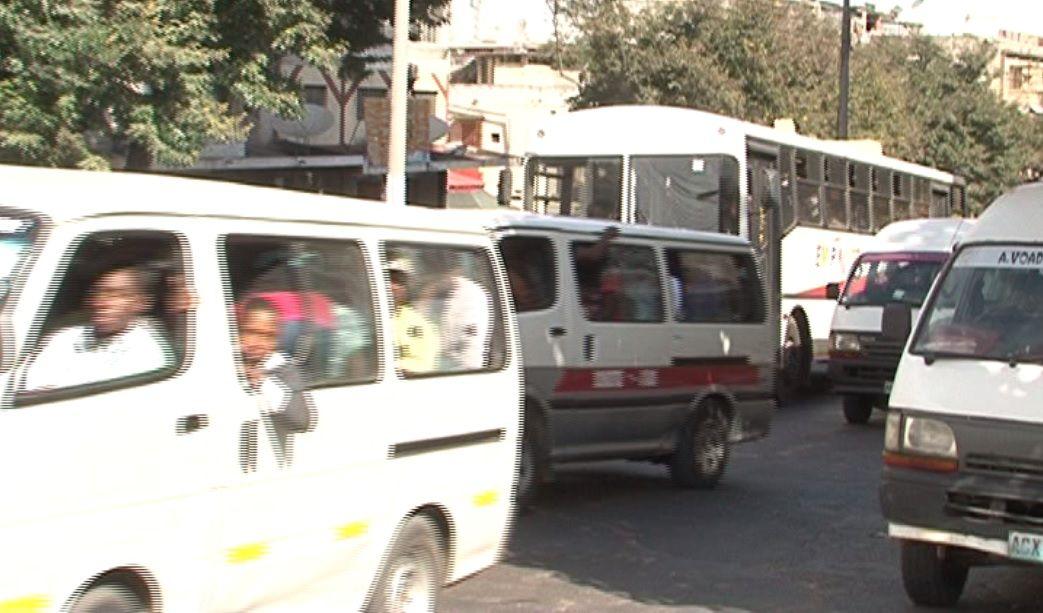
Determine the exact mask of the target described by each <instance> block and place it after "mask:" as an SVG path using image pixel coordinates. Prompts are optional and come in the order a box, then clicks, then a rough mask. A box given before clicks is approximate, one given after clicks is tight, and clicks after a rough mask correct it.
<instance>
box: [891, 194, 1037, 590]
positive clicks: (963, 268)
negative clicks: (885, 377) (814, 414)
mask: <svg viewBox="0 0 1043 613" xmlns="http://www.w3.org/2000/svg"><path fill="white" fill-rule="evenodd" d="M883 318H884V320H883V329H884V333H885V334H886V335H887V336H889V337H891V338H895V339H901V338H905V335H906V333H907V332H908V331H909V328H910V322H911V320H912V318H911V313H910V308H909V305H901V304H891V305H888V306H887V307H885V310H884V316H883ZM884 449H885V451H884V469H883V477H882V483H881V486H880V502H881V505H882V508H883V513H884V517H885V518H886V519H887V522H888V533H889V534H890V536H891V537H893V538H895V539H898V540H899V541H900V542H901V546H902V556H901V560H902V579H903V582H904V584H905V589H906V592H907V593H908V595H909V597H910V598H911V599H912V600H913V601H914V602H916V603H917V604H921V605H928V606H939V607H951V606H953V605H954V604H955V603H956V601H957V600H958V599H959V597H960V594H961V592H962V590H963V587H964V584H965V583H966V580H967V574H968V569H969V568H971V567H972V566H976V565H983V564H995V563H1010V564H1013V563H1017V564H1023V565H1028V566H1030V567H1034V568H1036V569H1040V565H1043V184H1035V185H1027V186H1024V187H1021V188H1019V189H1016V190H1013V191H1012V192H1010V193H1008V194H1006V195H1004V196H1002V197H1000V198H999V199H998V200H996V201H995V202H994V203H993V204H992V205H991V206H989V207H988V209H986V211H985V213H984V214H982V216H981V217H980V218H979V219H978V222H977V223H976V224H975V226H974V228H972V229H971V231H970V232H968V234H967V236H966V237H965V239H964V240H963V242H962V243H961V245H960V246H959V247H958V249H957V251H956V253H955V254H953V256H952V257H951V258H950V260H949V262H948V264H947V265H946V267H945V270H943V271H942V273H941V274H940V275H939V277H938V279H937V281H936V282H935V284H934V287H933V288H932V290H931V294H930V296H929V298H928V299H927V302H926V304H925V305H924V307H923V311H922V312H921V314H920V317H919V320H918V322H917V323H916V326H915V331H914V332H913V334H912V336H911V337H910V338H909V341H908V342H907V344H906V347H905V351H904V353H903V355H902V359H901V362H900V363H899V366H898V372H897V374H896V376H895V381H894V388H893V389H892V391H891V396H890V412H889V413H888V415H887V428H886V432H885V435H884Z"/></svg>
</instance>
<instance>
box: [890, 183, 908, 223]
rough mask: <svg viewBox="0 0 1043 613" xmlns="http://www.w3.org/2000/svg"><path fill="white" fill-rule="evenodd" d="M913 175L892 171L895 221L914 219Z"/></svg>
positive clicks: (892, 206) (892, 207) (892, 209)
mask: <svg viewBox="0 0 1043 613" xmlns="http://www.w3.org/2000/svg"><path fill="white" fill-rule="evenodd" d="M911 181H912V177H910V176H909V175H907V174H903V173H900V172H893V173H891V194H892V196H893V198H892V204H891V211H892V218H893V219H894V220H895V221H901V220H903V219H912V215H913V210H912V200H911V196H912V193H911V191H912V189H911V186H910V183H911Z"/></svg>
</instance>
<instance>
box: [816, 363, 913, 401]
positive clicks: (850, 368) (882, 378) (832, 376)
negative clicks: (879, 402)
mask: <svg viewBox="0 0 1043 613" xmlns="http://www.w3.org/2000/svg"><path fill="white" fill-rule="evenodd" d="M897 370H898V359H897V358H895V359H889V358H884V359H881V358H875V359H871V358H841V357H831V358H830V359H829V381H830V383H831V384H832V386H833V391H834V392H836V393H838V394H857V395H863V396H880V397H882V398H887V396H888V394H889V390H888V389H886V385H887V384H888V383H889V382H891V381H894V378H895V372H896V371H897Z"/></svg>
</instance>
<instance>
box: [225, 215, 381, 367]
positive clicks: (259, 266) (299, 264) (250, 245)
mask: <svg viewBox="0 0 1043 613" xmlns="http://www.w3.org/2000/svg"><path fill="white" fill-rule="evenodd" d="M225 267H226V270H227V275H228V286H229V287H230V289H231V296H230V299H231V300H232V304H233V311H234V313H235V319H236V321H235V323H236V329H237V330H238V329H241V327H242V326H243V324H244V322H245V318H246V316H247V315H248V314H249V313H248V311H249V310H252V309H254V308H255V307H258V305H260V306H263V307H264V308H266V309H267V310H268V311H269V312H270V313H272V315H273V316H274V320H275V321H274V323H275V326H276V327H275V330H274V332H275V345H274V347H272V351H271V355H272V356H274V355H276V354H278V357H279V359H284V360H286V361H289V362H292V363H293V364H294V365H295V367H296V368H297V369H298V370H299V372H300V375H301V376H302V377H303V379H304V381H305V382H306V384H307V385H308V387H323V386H330V385H343V384H350V383H363V382H368V381H374V380H376V378H377V372H378V346H379V344H378V340H377V338H376V334H375V331H376V324H375V317H374V308H373V297H372V288H371V285H370V275H369V274H368V273H367V269H366V264H365V259H364V257H363V253H362V248H361V247H360V246H359V244H358V243H356V242H354V241H347V240H326V239H315V238H292V237H257V236H242V235H233V236H229V237H228V238H227V239H226V241H225ZM240 357H241V358H244V361H249V360H250V359H254V358H256V357H257V356H252V357H250V356H240ZM264 359H268V356H265V357H264ZM242 365H243V366H244V368H248V367H249V364H242Z"/></svg>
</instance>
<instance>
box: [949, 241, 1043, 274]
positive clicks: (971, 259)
mask: <svg viewBox="0 0 1043 613" xmlns="http://www.w3.org/2000/svg"><path fill="white" fill-rule="evenodd" d="M953 266H954V267H955V268H1033V269H1038V270H1043V245H1041V246H1038V247H1035V246H1032V247H1029V246H1024V245H1018V246H1009V247H1000V246H995V247H994V246H989V247H971V248H969V249H967V250H966V251H964V252H963V253H961V254H960V257H959V258H958V259H957V260H956V262H955V263H954V264H953Z"/></svg>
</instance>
